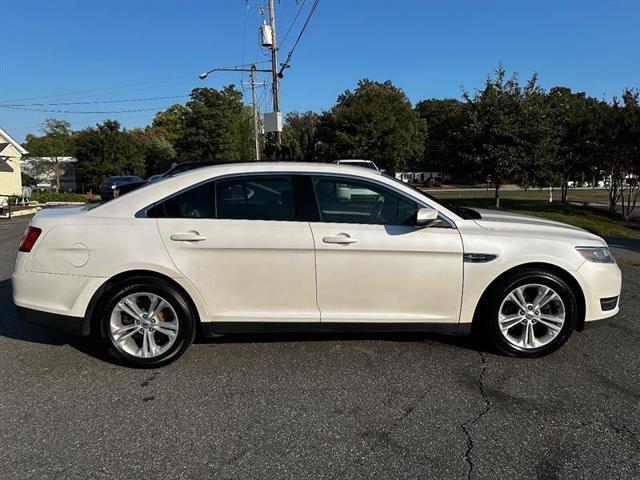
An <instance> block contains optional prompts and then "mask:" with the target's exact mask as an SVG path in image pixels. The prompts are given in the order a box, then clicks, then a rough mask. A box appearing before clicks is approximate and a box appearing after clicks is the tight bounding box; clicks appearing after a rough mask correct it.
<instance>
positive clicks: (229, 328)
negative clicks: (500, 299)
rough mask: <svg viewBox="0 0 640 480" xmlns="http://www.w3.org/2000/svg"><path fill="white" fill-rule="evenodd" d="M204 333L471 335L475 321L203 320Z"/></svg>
mask: <svg viewBox="0 0 640 480" xmlns="http://www.w3.org/2000/svg"><path fill="white" fill-rule="evenodd" d="M200 329H201V332H202V334H203V335H205V336H210V335H225V334H234V333H347V332H352V333H353V332H355V333H358V332H370V333H398V332H419V333H441V334H447V335H468V334H469V333H471V324H458V323H376V322H368V323H361V322H354V323H344V322H326V323H322V322H202V323H201V324H200Z"/></svg>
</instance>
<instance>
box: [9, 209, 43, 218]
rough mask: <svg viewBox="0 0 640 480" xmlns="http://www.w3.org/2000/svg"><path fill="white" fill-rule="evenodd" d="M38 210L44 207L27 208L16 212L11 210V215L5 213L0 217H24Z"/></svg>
mask: <svg viewBox="0 0 640 480" xmlns="http://www.w3.org/2000/svg"><path fill="white" fill-rule="evenodd" d="M38 210H42V208H40V207H37V208H27V209H25V210H17V211H15V212H11V217H9V214H5V215H0V218H4V219H9V218H13V217H22V216H24V215H33V214H34V213H37V212H38Z"/></svg>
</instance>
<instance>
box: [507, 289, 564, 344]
mask: <svg viewBox="0 0 640 480" xmlns="http://www.w3.org/2000/svg"><path fill="white" fill-rule="evenodd" d="M565 316H566V310H565V305H564V302H563V300H562V298H561V297H560V295H559V294H558V293H557V292H556V291H555V290H554V289H553V288H551V287H549V286H547V285H541V284H527V285H522V286H520V287H517V288H515V289H513V290H512V291H511V292H510V293H509V294H508V295H506V297H505V298H504V300H503V301H502V303H501V305H500V309H499V310H498V327H499V329H500V332H501V333H502V335H503V337H504V338H505V339H506V340H507V342H509V343H510V344H511V345H513V346H515V347H518V348H521V349H525V350H533V349H537V348H540V347H544V346H545V345H547V344H549V343H550V342H552V341H553V340H554V339H555V338H556V337H557V336H558V334H559V333H560V331H561V330H562V327H563V326H564V323H565Z"/></svg>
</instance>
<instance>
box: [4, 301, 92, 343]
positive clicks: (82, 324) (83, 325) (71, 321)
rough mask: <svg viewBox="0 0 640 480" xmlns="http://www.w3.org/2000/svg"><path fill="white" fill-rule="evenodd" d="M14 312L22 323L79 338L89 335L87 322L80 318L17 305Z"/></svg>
mask: <svg viewBox="0 0 640 480" xmlns="http://www.w3.org/2000/svg"><path fill="white" fill-rule="evenodd" d="M16 310H17V312H18V316H19V317H20V319H21V320H22V321H24V322H27V323H31V324H33V325H38V326H40V327H46V328H52V329H54V330H59V331H61V332H65V333H71V334H72V335H78V336H81V337H86V336H87V335H89V322H88V321H86V320H85V319H84V318H82V317H72V316H70V315H59V314H57V313H49V312H44V311H42V310H34V309H32V308H26V307H19V306H17V305H16Z"/></svg>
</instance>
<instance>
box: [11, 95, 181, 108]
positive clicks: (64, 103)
mask: <svg viewBox="0 0 640 480" xmlns="http://www.w3.org/2000/svg"><path fill="white" fill-rule="evenodd" d="M187 97H189V95H172V96H167V97H148V98H130V99H126V100H88V101H84V102H57V103H5V104H0V108H1V107H43V106H62V105H92V104H96V103H127V102H147V101H151V100H169V99H174V98H187Z"/></svg>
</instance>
